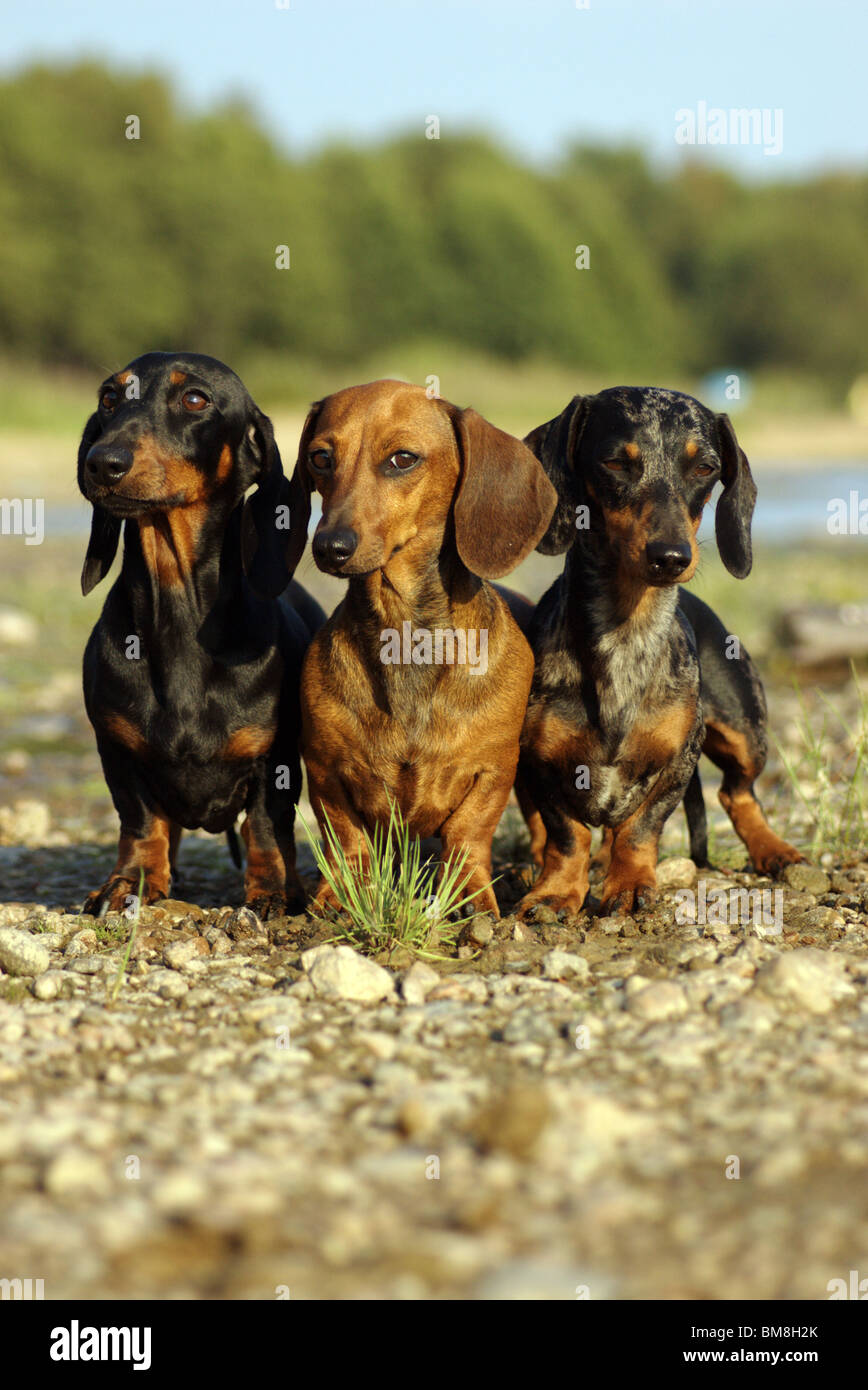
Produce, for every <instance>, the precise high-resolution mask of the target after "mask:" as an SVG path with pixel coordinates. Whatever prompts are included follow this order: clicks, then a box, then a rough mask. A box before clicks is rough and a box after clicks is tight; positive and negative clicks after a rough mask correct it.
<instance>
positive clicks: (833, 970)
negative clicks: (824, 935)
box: [756, 946, 856, 1014]
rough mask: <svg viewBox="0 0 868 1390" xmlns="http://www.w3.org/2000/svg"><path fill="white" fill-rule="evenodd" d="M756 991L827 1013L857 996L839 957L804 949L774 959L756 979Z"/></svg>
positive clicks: (813, 1012)
mask: <svg viewBox="0 0 868 1390" xmlns="http://www.w3.org/2000/svg"><path fill="white" fill-rule="evenodd" d="M756 988H757V989H758V990H761V991H762V993H764V994H767V995H768V996H769V997H770V998H772V999H775V1000H777V1001H778V1003H781V1004H793V1005H795V1006H796V1007H798V1008H802V1009H806V1010H807V1011H808V1013H812V1014H827V1013H829V1012H831V1010H832V1009H834V1007H835V1005H836V1004H840V1003H841V1002H842V1001H844V1000H846V999H851V998H852V997H853V996H854V994H855V993H856V990H855V986H854V985H853V983H852V981H850V980H848V978H847V963H846V961H845V959H844V958H843V957H842V956H839V955H835V954H834V953H833V952H829V951H819V950H817V948H816V947H814V946H803V947H799V948H797V949H796V950H793V951H787V952H785V953H784V954H782V955H779V956H776V957H775V959H774V960H772V961H770V962H769V964H768V965H764V966H763V967H762V969H761V970H760V971H759V972H758V974H757V977H756Z"/></svg>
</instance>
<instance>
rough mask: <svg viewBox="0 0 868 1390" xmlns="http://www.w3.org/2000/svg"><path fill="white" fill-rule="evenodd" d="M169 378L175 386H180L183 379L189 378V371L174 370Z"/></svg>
mask: <svg viewBox="0 0 868 1390" xmlns="http://www.w3.org/2000/svg"><path fill="white" fill-rule="evenodd" d="M169 380H170V382H171V383H172V385H173V386H180V385H181V382H182V381H186V380H187V373H186V372H177V371H176V372H172V375H171V376H170V377H169Z"/></svg>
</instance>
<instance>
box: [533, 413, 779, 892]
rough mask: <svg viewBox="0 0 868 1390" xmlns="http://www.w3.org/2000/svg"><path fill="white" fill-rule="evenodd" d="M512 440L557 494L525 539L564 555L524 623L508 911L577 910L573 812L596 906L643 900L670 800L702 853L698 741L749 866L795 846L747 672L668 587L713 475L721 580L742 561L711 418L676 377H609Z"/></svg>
mask: <svg viewBox="0 0 868 1390" xmlns="http://www.w3.org/2000/svg"><path fill="white" fill-rule="evenodd" d="M525 442H526V443H527V444H528V445H529V446H530V448H531V449H532V450H533V452H534V453H535V454H536V456H537V458H539V460H540V461H541V462H542V464H543V466H544V467H545V469H546V472H547V473H548V475H549V477H550V478H551V480H552V482H553V483H554V484H555V487H556V488H557V491H558V496H559V499H560V500H559V504H558V507H557V510H556V512H555V516H554V519H553V521H552V523H551V525H550V527H549V529H548V531H547V532H546V534H545V536H544V537H543V539H542V541H541V542H540V544H539V546H538V547H537V548H538V549H539V550H540V551H542V552H543V553H544V554H549V555H552V554H559V553H561V552H562V551H567V557H566V561H565V566H564V570H563V573H562V574H561V575H560V577H559V578H558V579H557V580H556V581H555V583H554V584H553V585H552V587H551V588H550V589H549V590H548V592H547V593H546V594H545V595H544V596H543V598H542V599H541V601H540V603H539V605H538V607H537V610H536V613H535V615H534V618H533V621H532V625H531V629H530V633H529V636H530V641H531V645H532V647H533V649H534V655H535V658H536V670H535V674H534V680H533V686H532V689H531V695H530V701H529V704H528V712H527V717H526V720H525V725H524V730H523V732H522V751H521V760H520V764H519V782H518V785H517V791H518V792H519V800H520V802H521V803H522V806H523V809H524V811H525V815H526V816H527V818H528V822H529V824H530V828H531V846H532V852H533V856H534V859H535V861H536V862H537V863H538V864H541V866H542V873H541V875H540V877H539V879H538V881H537V883H536V885H535V886H534V888H533V890H532V891H531V892H530V893H529V894H527V895H526V896H525V898H524V899H523V900H522V902H521V904H520V908H519V911H520V912H521V913H522V914H524V915H531V914H532V911H533V909H534V907H535V906H536V905H537V904H539V903H546V904H547V905H549V906H551V907H553V908H555V909H556V910H565V911H566V912H567V913H575V912H577V911H579V910H580V909H581V908H582V906H583V904H584V902H585V898H586V895H587V893H588V868H589V848H590V840H591V831H590V827H591V826H602V827H604V829H605V831H606V834H605V836H604V844H605V849H606V851H607V853H608V859H609V862H608V865H607V866H606V875H605V881H604V884H603V888H602V893H601V908H602V911H604V912H614V911H627V912H629V911H631V910H632V909H633V908H634V907H644V906H647V905H648V904H650V903H651V902H652V901H653V899H654V895H655V886H656V868H657V848H658V841H659V838H660V832H661V830H662V828H663V825H664V823H665V821H666V819H667V817H668V816H669V815H670V813H671V812H672V810H673V809H674V808H675V807H676V806H677V805H678V803H679V801H681V800H682V798H684V800H685V808H686V811H687V815H688V823H689V825H690V839H691V851H692V852H693V854H694V855H695V857H696V858H697V859H698V860H699V861H700V862H707V847H706V840H705V808H704V804H703V800H702V789H701V785H700V782H699V773H698V770H697V761H698V758H699V754H700V750H702V751H704V752H705V753H706V754H707V755H708V757H709V758H711V760H712V761H713V762H714V763H716V764H717V766H718V767H720V768H721V769H722V770H723V774H724V778H723V784H722V786H721V789H720V800H721V802H722V804H723V806H724V807H725V809H726V811H727V812H728V814H729V816H730V819H731V820H732V823H733V825H734V827H735V829H736V832H737V833H738V835H739V836H740V837H741V839H742V840H743V841H744V843H745V845H746V846H747V848H748V852H749V854H750V857H751V860H752V861H753V864H754V866H755V867H756V868H757V869H758V870H760V871H762V872H769V873H777V872H779V871H780V870H781V869H782V868H783V867H784V866H785V865H786V864H789V863H793V862H796V861H798V860H800V859H801V857H802V856H801V855H800V854H799V853H798V851H797V850H795V849H793V848H792V846H791V845H788V844H786V843H785V841H783V840H781V839H780V838H779V837H778V836H777V835H775V834H774V832H773V831H772V830H771V829H770V827H769V825H768V823H767V822H766V819H765V817H764V815H763V813H762V810H761V808H760V805H759V802H758V801H757V799H756V797H755V795H754V790H753V784H754V782H755V780H756V778H757V777H758V776H759V774H760V772H761V771H762V769H763V766H764V765H765V759H766V752H767V735H766V706H765V697H764V694H763V689H762V685H761V682H760V679H759V676H758V674H757V671H756V668H755V666H754V665H753V663H752V661H751V660H750V657H749V656H748V655H747V652H746V651H745V650H744V648H743V647H741V646H740V644H739V643H738V641H737V639H736V638H734V637H731V636H729V635H728V634H727V632H726V630H725V628H724V626H723V624H722V623H721V622H720V621H719V619H718V618H717V617H716V616H715V614H714V613H713V612H712V611H711V610H710V609H709V608H708V607H707V605H706V604H704V603H702V602H701V600H699V599H697V598H696V597H694V595H692V594H689V593H687V592H686V591H685V590H681V589H679V587H678V583H679V581H682V580H688V579H690V578H692V576H693V574H694V572H695V570H696V566H697V563H698V559H699V551H698V547H697V541H696V533H697V531H698V529H699V523H700V520H701V517H702V511H703V508H704V506H705V504H706V503H707V502H708V500H709V497H710V495H711V492H712V489H713V487H714V485H715V483H716V482H718V481H722V483H723V492H722V494H721V497H720V500H719V502H718V504H717V510H716V515H715V527H716V534H717V544H718V549H719V551H720V555H721V558H722V560H723V562H724V564H725V565H726V567H727V569H728V570H729V572H730V573H731V574H733V575H735V576H736V577H737V578H739V579H742V578H744V577H745V576H746V575H747V574H748V573H749V572H750V568H751V563H752V556H751V535H750V526H751V517H752V515H753V508H754V502H755V499H756V486H755V484H754V481H753V478H752V476H751V472H750V467H749V465H748V461H747V458H746V457H745V455H744V452H743V451H742V450H741V449H740V448H739V445H738V442H737V440H736V437H735V433H734V431H733V428H732V424H731V422H730V420H729V418H728V416H726V415H719V414H715V413H714V412H712V411H711V410H708V409H707V408H706V407H705V406H703V405H701V404H700V402H699V401H697V400H694V399H693V397H691V396H687V395H684V394H682V393H680V392H677V391H666V390H661V389H657V388H639V387H616V388H613V389H611V390H606V391H601V392H600V393H599V394H598V395H595V396H584V397H582V396H576V397H575V398H574V399H573V400H572V401H571V402H570V404H569V405H568V406H567V408H566V410H564V411H563V413H562V414H561V415H559V416H557V417H556V418H555V419H554V420H550V421H549V422H548V423H547V424H545V425H541V426H540V427H539V428H538V429H535V430H533V431H532V432H531V433H530V434H529V435H528V436H527V438H526V440H525Z"/></svg>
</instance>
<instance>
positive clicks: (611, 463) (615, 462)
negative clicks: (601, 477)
mask: <svg viewBox="0 0 868 1390" xmlns="http://www.w3.org/2000/svg"><path fill="white" fill-rule="evenodd" d="M603 467H604V468H609V469H611V471H612V472H613V473H623V471H624V469H625V468H626V467H627V465H626V463H624V461H623V460H622V459H604V460H603Z"/></svg>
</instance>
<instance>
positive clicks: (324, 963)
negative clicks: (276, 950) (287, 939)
mask: <svg viewBox="0 0 868 1390" xmlns="http://www.w3.org/2000/svg"><path fill="white" fill-rule="evenodd" d="M309 955H310V952H308V951H305V953H304V955H303V956H302V964H303V965H304V967H305V969H306V970H307V973H308V975H309V977H310V982H311V984H312V985H313V987H314V989H315V990H316V992H317V994H322V995H324V996H325V997H326V998H327V999H349V1000H354V1001H355V1002H356V1003H359V1004H377V1003H379V1001H380V1000H381V999H385V998H387V997H388V995H390V994H392V992H393V991H394V988H395V982H394V979H393V977H392V976H391V975H390V973H389V971H388V970H384V969H383V967H382V966H381V965H377V963H376V961H372V960H368V959H367V958H366V957H365V956H361V955H359V953H358V952H357V951H354V950H353V949H352V947H350V946H328V947H319V948H318V949H317V953H316V956H315V958H314V960H313V961H311V963H310V965H308V964H307V963H306V960H305V957H306V956H309Z"/></svg>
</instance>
